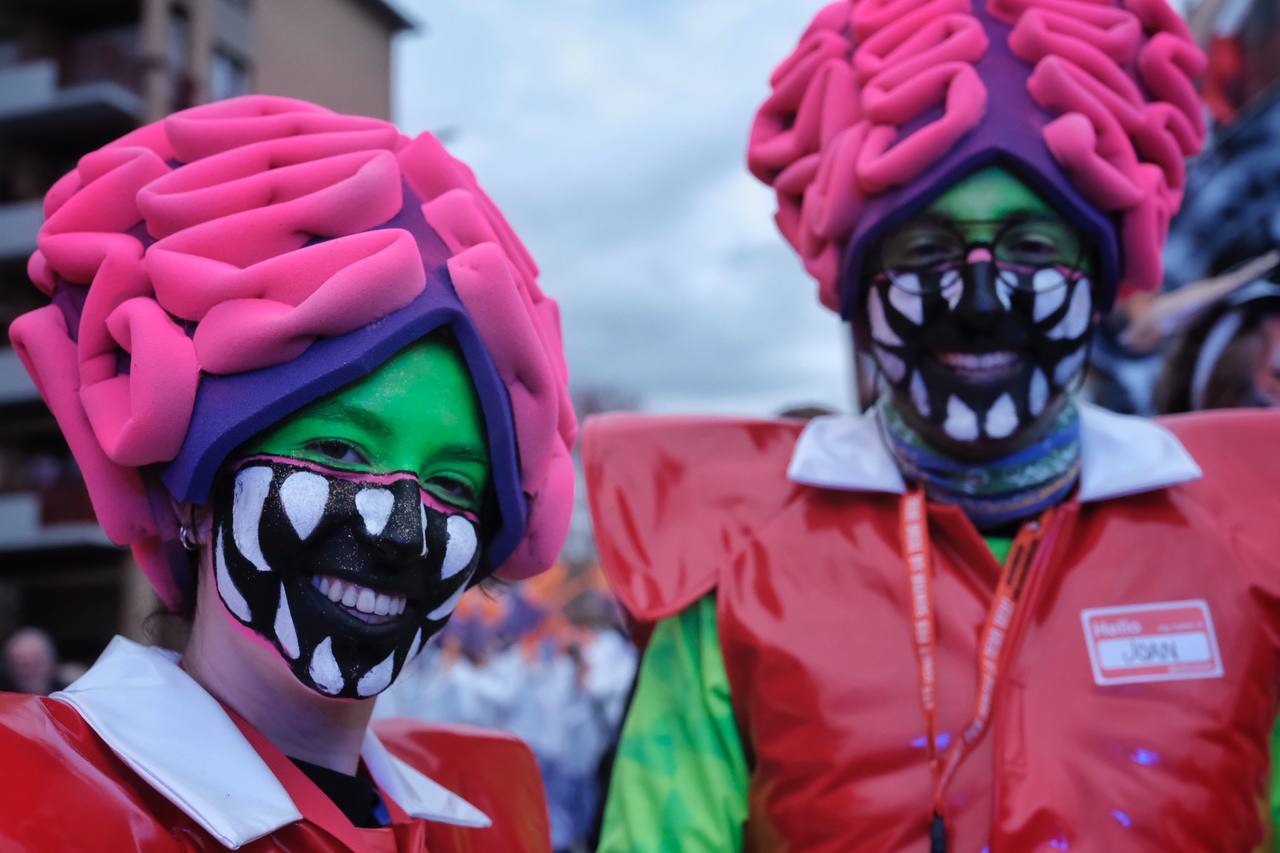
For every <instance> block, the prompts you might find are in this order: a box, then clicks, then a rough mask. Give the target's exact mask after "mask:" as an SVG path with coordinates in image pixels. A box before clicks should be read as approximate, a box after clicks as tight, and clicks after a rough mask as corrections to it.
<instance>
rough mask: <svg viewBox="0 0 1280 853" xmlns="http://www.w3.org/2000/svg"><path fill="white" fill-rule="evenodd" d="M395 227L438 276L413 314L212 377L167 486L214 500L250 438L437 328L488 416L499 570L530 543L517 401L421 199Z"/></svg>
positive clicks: (492, 541)
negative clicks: (450, 340) (446, 333)
mask: <svg viewBox="0 0 1280 853" xmlns="http://www.w3.org/2000/svg"><path fill="white" fill-rule="evenodd" d="M405 194H406V201H405V206H404V209H403V210H402V211H401V213H400V214H399V215H398V216H397V217H396V218H395V219H393V220H391V221H390V222H388V223H387V224H386V225H385V226H383V227H386V228H404V229H405V230H407V231H409V232H410V233H411V234H413V235H414V237H415V238H416V239H417V241H418V246H419V250H420V251H421V253H422V257H423V263H424V264H425V265H426V268H427V269H428V270H429V272H428V274H427V284H426V287H425V288H424V289H423V291H422V293H420V294H418V296H417V297H416V298H415V299H414V300H413V301H412V302H410V303H409V304H408V305H407V306H405V307H404V308H401V309H400V310H398V311H395V312H393V313H391V314H389V315H387V316H386V317H384V318H382V319H381V320H378V321H377V322H374V323H370V324H369V325H368V326H365V327H363V328H360V329H357V330H356V331H354V332H349V333H348V334H345V335H342V336H339V337H336V338H324V339H320V340H317V341H316V342H315V343H313V344H312V345H311V346H310V347H308V348H307V350H306V352H304V353H303V354H302V355H300V356H298V357H297V358H295V359H294V360H293V361H290V362H286V363H285V364H279V365H276V366H274V367H266V368H262V369H259V370H251V371H247V372H245V373H237V374H232V375H229V376H213V375H206V376H204V377H203V379H202V381H201V383H200V388H199V391H198V392H197V394H196V403H195V409H194V411H193V413H192V416H191V426H190V428H189V429H188V430H187V436H186V440H185V441H184V442H183V445H182V449H181V450H180V451H179V452H178V455H177V456H176V457H175V458H174V459H173V461H172V462H170V463H168V464H167V465H166V466H164V469H163V473H162V474H161V479H162V480H163V482H164V484H165V486H166V487H167V488H168V490H169V491H170V492H171V493H172V494H173V496H174V497H175V498H176V499H178V500H180V501H187V502H190V503H195V504H202V503H205V502H206V501H207V500H208V498H209V492H210V489H211V488H212V485H213V480H214V477H215V476H216V475H217V472H218V469H219V468H220V467H221V466H222V464H223V462H225V461H226V460H227V458H228V457H229V456H230V455H231V454H232V453H233V452H234V451H235V449H236V448H238V447H240V446H241V445H242V444H244V443H245V442H247V441H249V439H251V438H253V437H254V436H255V435H258V434H259V433H261V432H263V431H264V430H266V429H268V428H269V427H271V426H272V425H274V424H277V423H279V422H281V421H282V420H284V419H285V418H287V417H289V416H290V415H292V414H293V413H294V412H296V411H298V410H299V409H301V408H303V407H304V406H306V405H308V404H310V403H313V402H315V401H316V400H319V399H320V398H322V397H324V396H325V395H327V394H330V393H332V392H334V391H337V390H338V389H339V388H342V387H343V386H345V385H349V384H350V383H352V382H354V381H355V380H357V379H360V378H362V377H364V376H367V375H368V374H369V373H372V372H373V371H374V370H376V369H377V368H378V367H379V366H381V365H382V364H384V363H385V362H387V361H388V360H389V359H390V358H391V357H392V356H394V355H395V354H396V353H397V352H399V351H400V350H402V349H404V348H405V347H407V346H409V345H410V344H412V343H414V342H415V341H418V340H421V339H422V338H423V337H425V336H426V335H428V334H430V333H431V332H433V331H436V330H437V329H443V328H448V329H449V330H450V331H452V333H453V336H454V338H455V339H456V340H457V343H458V347H459V349H461V351H462V356H463V358H464V359H465V361H466V364H467V368H468V370H469V371H470V373H471V379H472V382H473V383H474V384H475V389H476V394H477V396H478V397H479V399H480V407H481V410H482V411H483V413H484V419H485V427H486V433H487V436H488V439H489V455H490V461H491V464H492V469H493V487H494V489H493V490H494V495H495V497H496V500H497V504H498V518H499V522H498V530H497V531H496V532H495V533H494V535H493V536H492V537H491V538H489V540H488V541H487V543H486V548H485V563H486V566H487V568H488V569H489V570H492V569H495V568H497V567H498V566H500V565H502V563H503V562H504V561H505V560H506V559H507V557H509V556H510V555H511V553H512V552H513V551H515V549H516V547H517V546H518V545H519V544H520V541H521V539H523V538H524V530H525V520H526V514H527V506H526V503H525V497H524V491H523V489H522V488H521V479H520V465H519V461H518V459H517V453H516V437H515V427H514V421H513V419H512V416H511V404H510V398H509V397H508V394H507V389H506V386H505V385H504V384H503V382H502V379H501V377H500V376H499V375H498V371H497V369H496V368H495V367H494V365H493V361H492V359H490V357H489V352H488V350H487V349H485V346H484V343H483V341H482V340H481V338H480V334H479V332H478V331H477V330H476V328H475V326H474V324H473V323H472V322H471V319H470V317H469V316H468V315H467V312H466V309H465V308H464V307H463V305H462V302H461V300H459V299H458V296H457V294H456V293H455V292H454V289H453V284H452V282H451V281H450V279H449V274H448V271H447V269H446V267H445V261H446V260H447V259H448V257H449V252H448V250H447V249H446V248H445V246H444V244H443V243H442V242H441V241H440V239H439V238H438V237H437V236H436V235H435V233H434V232H433V231H432V230H431V229H430V227H429V226H428V225H427V223H426V221H425V219H423V216H422V210H421V208H420V205H419V204H418V202H417V200H416V198H415V197H414V195H413V194H412V192H411V191H410V190H409V189H408V187H406V188H405Z"/></svg>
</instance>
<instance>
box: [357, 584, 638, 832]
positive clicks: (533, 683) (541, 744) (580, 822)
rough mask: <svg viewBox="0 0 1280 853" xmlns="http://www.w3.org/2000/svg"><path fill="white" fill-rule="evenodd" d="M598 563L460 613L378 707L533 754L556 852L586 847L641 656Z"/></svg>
mask: <svg viewBox="0 0 1280 853" xmlns="http://www.w3.org/2000/svg"><path fill="white" fill-rule="evenodd" d="M620 627H621V625H620V614H619V613H618V610H617V606H616V604H615V603H614V602H613V601H612V599H611V598H610V597H609V595H608V593H607V590H605V589H604V588H603V578H602V577H601V574H600V571H599V568H598V567H596V566H588V567H585V568H583V567H577V568H576V569H574V570H571V569H569V568H568V567H567V566H565V565H564V564H559V565H557V566H556V567H554V568H553V569H552V570H551V571H549V572H547V573H546V574H544V575H540V576H539V577H537V578H535V579H534V580H532V581H530V582H528V583H525V584H518V585H510V586H505V585H504V586H498V587H496V588H494V589H493V590H492V591H491V593H490V594H489V595H488V596H472V597H469V598H467V599H464V601H463V602H462V603H461V604H460V605H459V608H458V612H457V613H456V614H455V616H454V618H453V619H452V620H451V621H450V623H449V625H448V626H446V628H445V629H444V631H442V632H441V637H440V642H439V643H438V644H436V645H435V646H434V647H433V648H432V649H430V650H428V652H427V653H425V654H423V655H421V656H419V658H418V660H417V661H415V662H414V664H413V665H412V667H411V668H410V669H409V670H408V671H407V672H406V673H405V674H404V675H402V676H401V678H400V679H399V680H398V681H397V683H396V684H395V685H393V686H392V687H391V689H389V690H388V691H387V692H386V693H384V694H383V695H382V696H381V697H380V698H379V700H378V706H377V709H376V711H375V716H377V717H392V716H407V717H414V718H416V719H421V720H425V721H428V722H433V723H468V724H471V725H483V726H487V727H491V728H497V729H502V730H505V731H510V732H512V733H514V734H515V735H517V736H519V737H520V738H521V739H522V740H524V741H525V742H526V743H528V744H529V746H530V747H531V748H532V749H533V752H534V755H535V756H536V757H537V759H538V766H539V768H540V769H541V770H542V775H543V779H544V781H545V783H546V787H547V801H548V809H549V813H550V818H551V836H552V842H553V846H554V848H555V849H556V850H557V851H581V850H586V849H592V844H591V840H592V834H593V831H594V829H595V824H596V822H597V819H598V815H599V805H600V797H601V786H600V779H599V775H600V768H601V764H602V762H603V761H604V760H605V757H606V755H607V753H608V751H609V749H610V748H611V747H612V745H613V743H614V742H615V741H616V739H617V732H618V728H619V726H620V724H621V722H622V714H623V710H624V706H625V703H626V699H627V696H628V694H629V693H630V690H631V684H632V681H633V679H634V676H635V669H636V658H637V656H636V652H635V649H634V648H633V647H632V646H631V644H630V643H629V642H628V641H627V640H626V639H625V637H624V636H623V635H622V633H621V630H620Z"/></svg>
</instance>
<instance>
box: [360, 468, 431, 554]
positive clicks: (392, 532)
mask: <svg viewBox="0 0 1280 853" xmlns="http://www.w3.org/2000/svg"><path fill="white" fill-rule="evenodd" d="M387 489H388V490H389V491H390V492H391V494H392V497H393V498H394V502H393V503H392V505H391V515H390V516H388V518H387V523H386V525H384V526H383V528H382V530H381V532H379V533H377V534H374V535H372V536H368V531H367V530H366V531H364V532H365V534H366V535H367V536H368V538H369V541H370V542H371V544H372V545H373V547H374V548H375V549H376V550H377V552H378V554H379V556H381V557H382V560H383V561H384V563H385V565H386V567H387V568H388V569H390V570H391V571H398V570H400V569H403V568H405V567H407V566H409V565H411V564H412V563H413V562H414V561H415V560H417V559H419V558H420V557H421V556H422V542H423V530H422V497H421V495H420V494H419V493H418V484H417V482H415V481H413V480H407V479H406V480H400V481H398V482H395V483H392V484H390V485H389V486H387Z"/></svg>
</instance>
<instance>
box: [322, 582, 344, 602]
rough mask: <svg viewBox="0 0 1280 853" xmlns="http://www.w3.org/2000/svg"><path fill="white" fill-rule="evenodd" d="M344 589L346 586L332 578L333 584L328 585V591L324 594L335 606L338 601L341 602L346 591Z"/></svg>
mask: <svg viewBox="0 0 1280 853" xmlns="http://www.w3.org/2000/svg"><path fill="white" fill-rule="evenodd" d="M346 588H347V585H346V584H344V583H343V582H342V581H340V580H338V579H337V578H334V579H333V582H332V583H330V584H329V591H328V592H326V593H325V595H327V596H329V600H330V601H332V602H333V603H334V604H337V603H338V602H339V601H342V594H343V593H344V592H345V591H346Z"/></svg>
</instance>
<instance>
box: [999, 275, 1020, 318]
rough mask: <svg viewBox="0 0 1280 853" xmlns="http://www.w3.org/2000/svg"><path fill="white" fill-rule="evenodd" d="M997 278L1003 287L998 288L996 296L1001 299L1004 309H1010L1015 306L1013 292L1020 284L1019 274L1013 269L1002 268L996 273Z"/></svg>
mask: <svg viewBox="0 0 1280 853" xmlns="http://www.w3.org/2000/svg"><path fill="white" fill-rule="evenodd" d="M996 278H998V279H999V280H1000V283H1001V284H1002V285H1004V286H1003V287H997V288H996V298H997V299H999V300H1000V304H1001V305H1003V306H1004V310H1006V311H1008V310H1009V309H1010V308H1012V307H1013V304H1012V298H1011V294H1012V293H1013V291H1014V290H1015V289H1016V288H1017V286H1018V276H1017V274H1016V273H1014V272H1013V270H1000V272H999V273H997V274H996Z"/></svg>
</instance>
